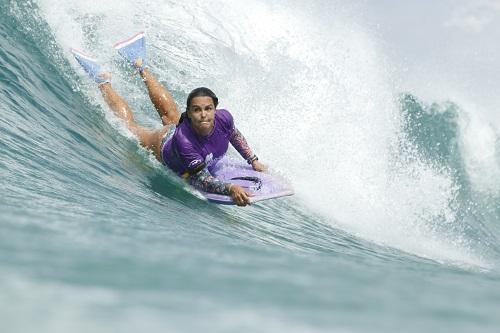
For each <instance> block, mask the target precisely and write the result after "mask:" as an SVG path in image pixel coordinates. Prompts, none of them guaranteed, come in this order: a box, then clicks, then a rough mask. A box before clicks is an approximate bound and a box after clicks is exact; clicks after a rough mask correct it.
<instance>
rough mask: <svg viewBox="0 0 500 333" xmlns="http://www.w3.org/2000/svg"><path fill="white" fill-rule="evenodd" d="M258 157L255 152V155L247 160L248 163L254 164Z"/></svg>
mask: <svg viewBox="0 0 500 333" xmlns="http://www.w3.org/2000/svg"><path fill="white" fill-rule="evenodd" d="M258 159H259V158H258V157H257V155H255V154H253V156H252V157H250V158H249V159H248V160H247V163H248V164H252V162H253V161H257V160H258Z"/></svg>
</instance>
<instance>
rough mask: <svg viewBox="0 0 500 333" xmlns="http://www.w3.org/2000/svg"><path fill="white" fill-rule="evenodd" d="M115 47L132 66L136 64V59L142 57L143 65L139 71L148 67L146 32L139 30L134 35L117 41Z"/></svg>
mask: <svg viewBox="0 0 500 333" xmlns="http://www.w3.org/2000/svg"><path fill="white" fill-rule="evenodd" d="M113 47H114V48H115V49H116V50H118V53H119V54H120V55H121V56H122V57H124V58H125V59H126V60H127V61H128V62H129V63H130V64H131V65H132V66H135V64H134V63H135V61H136V60H137V59H139V58H141V59H142V66H141V67H140V68H139V71H141V72H142V71H143V70H144V68H145V67H146V39H145V37H144V32H138V33H136V34H135V35H133V36H132V37H130V38H127V39H125V40H123V41H121V42H118V43H116V44H115V45H113Z"/></svg>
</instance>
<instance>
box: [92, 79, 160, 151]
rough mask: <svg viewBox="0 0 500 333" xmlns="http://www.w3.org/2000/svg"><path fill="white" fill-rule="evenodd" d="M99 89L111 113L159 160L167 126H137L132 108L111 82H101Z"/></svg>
mask: <svg viewBox="0 0 500 333" xmlns="http://www.w3.org/2000/svg"><path fill="white" fill-rule="evenodd" d="M99 90H100V91H101V93H102V96H103V97H104V100H105V101H106V103H107V104H108V105H109V107H110V108H111V110H112V111H113V113H114V114H115V115H116V116H117V117H118V118H120V119H123V120H124V121H125V124H126V125H127V128H128V129H129V130H130V131H131V132H132V133H134V134H135V135H136V136H137V137H138V138H139V142H140V143H141V145H142V146H143V147H144V148H146V149H148V150H151V151H153V152H154V154H155V156H156V158H157V159H159V160H160V161H161V158H160V143H161V139H162V137H163V135H164V134H165V133H166V132H167V130H168V128H169V126H164V127H163V128H161V129H158V130H152V129H148V128H145V127H142V126H139V125H138V124H137V123H136V122H135V120H134V115H133V113H132V109H131V108H130V106H129V105H128V104H127V102H125V100H124V99H123V98H122V97H121V96H120V95H118V93H117V92H116V91H115V90H114V89H113V87H112V86H111V83H109V82H108V83H103V84H100V85H99Z"/></svg>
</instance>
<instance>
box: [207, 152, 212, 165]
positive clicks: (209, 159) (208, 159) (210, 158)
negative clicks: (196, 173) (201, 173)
mask: <svg viewBox="0 0 500 333" xmlns="http://www.w3.org/2000/svg"><path fill="white" fill-rule="evenodd" d="M213 159H214V154H212V153H210V154H208V155H207V156H206V157H205V164H206V165H211V164H212V160H213Z"/></svg>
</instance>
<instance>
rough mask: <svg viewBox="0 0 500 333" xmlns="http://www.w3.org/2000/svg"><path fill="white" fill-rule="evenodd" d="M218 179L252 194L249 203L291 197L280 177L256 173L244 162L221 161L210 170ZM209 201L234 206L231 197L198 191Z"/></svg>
mask: <svg viewBox="0 0 500 333" xmlns="http://www.w3.org/2000/svg"><path fill="white" fill-rule="evenodd" d="M211 173H212V175H214V176H215V177H217V178H218V179H220V180H222V181H224V182H227V183H232V184H236V185H239V186H241V187H243V188H244V189H245V190H247V191H248V192H250V193H251V194H252V196H251V198H250V202H251V203H254V202H258V201H262V200H268V199H274V198H279V197H284V196H288V195H292V194H293V193H294V192H293V189H292V187H291V185H290V184H289V183H288V182H287V181H286V180H285V179H283V178H282V177H280V176H278V175H274V174H270V173H268V172H267V171H266V172H258V171H255V170H253V169H252V167H251V166H250V165H248V164H246V163H245V162H240V161H234V160H230V159H223V160H221V161H219V162H218V163H217V165H216V166H215V167H214V168H213V169H212V170H211ZM200 192H201V194H202V195H203V196H204V197H205V198H207V199H208V200H209V201H212V202H215V203H218V204H223V205H234V202H233V200H232V199H231V197H229V196H227V195H222V194H215V193H208V192H203V191H200Z"/></svg>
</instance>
